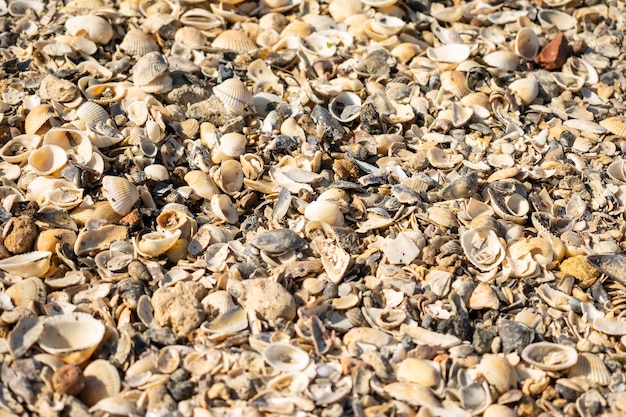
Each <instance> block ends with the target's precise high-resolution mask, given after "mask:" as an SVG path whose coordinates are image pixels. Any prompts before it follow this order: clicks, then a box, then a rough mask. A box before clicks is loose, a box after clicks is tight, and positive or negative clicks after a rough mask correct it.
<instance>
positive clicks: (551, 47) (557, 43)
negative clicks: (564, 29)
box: [535, 33, 571, 70]
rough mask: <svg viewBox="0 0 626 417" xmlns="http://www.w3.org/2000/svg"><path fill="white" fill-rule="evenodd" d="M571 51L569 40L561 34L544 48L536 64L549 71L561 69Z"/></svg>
mask: <svg viewBox="0 0 626 417" xmlns="http://www.w3.org/2000/svg"><path fill="white" fill-rule="evenodd" d="M570 52H571V49H570V46H569V44H568V43H567V38H566V37H565V35H563V33H559V34H558V35H556V36H555V37H554V39H552V40H551V41H550V42H549V43H548V44H547V45H546V46H544V47H543V49H542V50H541V52H540V53H539V55H537V57H536V58H535V62H536V63H537V64H539V65H541V66H542V67H544V68H545V69H547V70H553V69H557V68H561V67H562V66H563V64H565V60H567V57H568V56H569V55H570Z"/></svg>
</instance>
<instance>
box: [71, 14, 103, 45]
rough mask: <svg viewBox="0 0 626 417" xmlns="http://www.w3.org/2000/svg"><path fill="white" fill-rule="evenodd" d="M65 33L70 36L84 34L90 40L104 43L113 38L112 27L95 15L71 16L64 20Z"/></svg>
mask: <svg viewBox="0 0 626 417" xmlns="http://www.w3.org/2000/svg"><path fill="white" fill-rule="evenodd" d="M65 29H66V30H67V33H69V34H70V35H72V36H79V35H86V36H87V37H88V38H89V39H91V40H92V41H94V42H96V43H99V44H106V43H109V41H110V40H111V39H112V38H113V27H112V26H111V24H110V23H109V22H108V21H107V20H106V19H104V18H102V17H100V16H95V15H86V16H73V17H70V18H69V19H67V21H66V22H65Z"/></svg>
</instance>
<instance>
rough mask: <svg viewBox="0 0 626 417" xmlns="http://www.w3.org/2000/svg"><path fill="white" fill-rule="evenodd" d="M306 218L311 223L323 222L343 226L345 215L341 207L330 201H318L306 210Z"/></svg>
mask: <svg viewBox="0 0 626 417" xmlns="http://www.w3.org/2000/svg"><path fill="white" fill-rule="evenodd" d="M304 217H306V218H307V219H308V220H309V221H321V222H325V223H328V224H329V225H331V226H343V224H344V218H343V213H342V212H341V209H340V208H339V206H338V205H337V204H335V203H333V202H330V201H323V200H316V201H313V202H311V203H310V204H309V205H308V206H307V207H306V208H305V209H304Z"/></svg>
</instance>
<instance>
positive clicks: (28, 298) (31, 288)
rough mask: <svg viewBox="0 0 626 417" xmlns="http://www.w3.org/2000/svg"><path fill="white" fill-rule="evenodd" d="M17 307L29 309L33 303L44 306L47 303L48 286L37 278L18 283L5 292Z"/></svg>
mask: <svg viewBox="0 0 626 417" xmlns="http://www.w3.org/2000/svg"><path fill="white" fill-rule="evenodd" d="M4 293H5V294H6V295H8V296H9V297H10V298H11V301H13V304H14V305H16V306H24V307H28V305H29V304H30V303H32V302H35V303H40V304H44V303H45V302H46V296H47V293H46V285H45V284H44V283H43V281H42V280H41V279H39V278H36V277H30V278H27V279H25V280H23V281H19V282H16V283H15V284H13V285H11V286H10V287H9V288H7V289H6V290H5V292H4Z"/></svg>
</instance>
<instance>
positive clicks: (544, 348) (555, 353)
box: [522, 342, 578, 371]
mask: <svg viewBox="0 0 626 417" xmlns="http://www.w3.org/2000/svg"><path fill="white" fill-rule="evenodd" d="M522 359H524V360H525V361H526V362H528V363H529V364H531V365H533V366H536V367H537V368H540V369H543V370H544V371H562V370H564V369H568V368H571V367H572V366H574V365H575V364H576V362H577V361H578V352H577V351H576V349H575V348H573V347H571V346H566V345H561V344H558V343H550V342H538V343H531V344H530V345H528V346H526V347H525V348H524V350H523V351H522Z"/></svg>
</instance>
